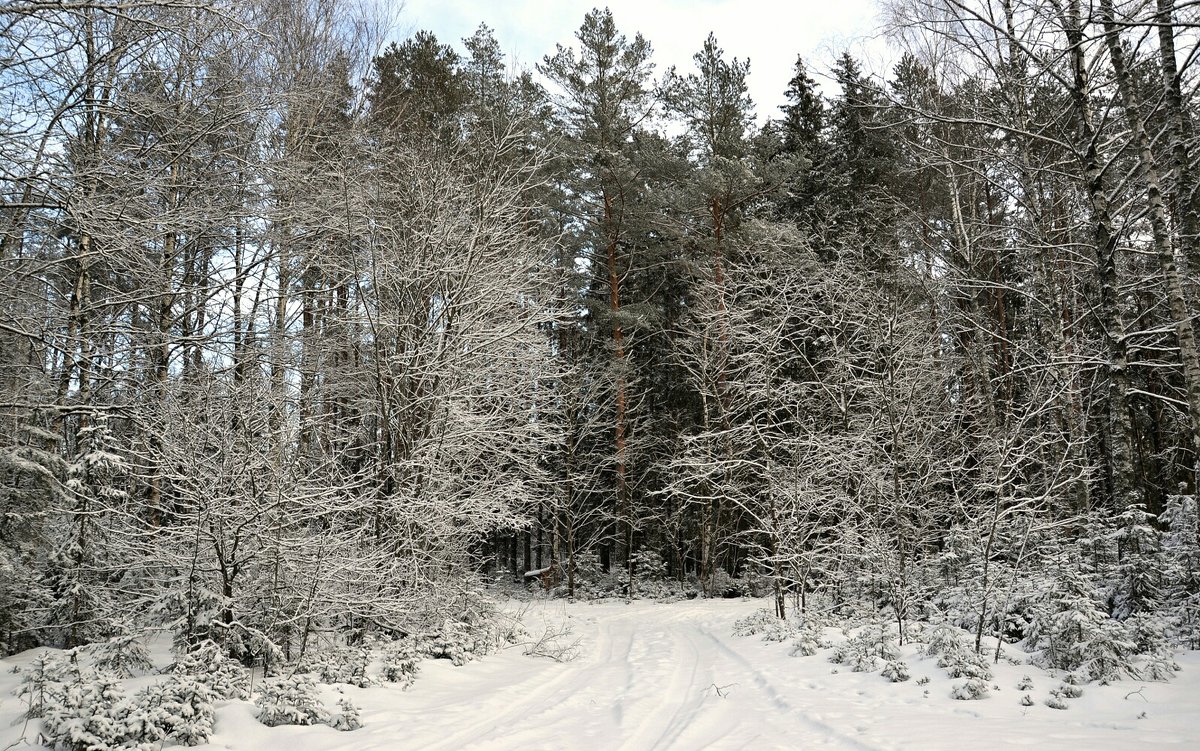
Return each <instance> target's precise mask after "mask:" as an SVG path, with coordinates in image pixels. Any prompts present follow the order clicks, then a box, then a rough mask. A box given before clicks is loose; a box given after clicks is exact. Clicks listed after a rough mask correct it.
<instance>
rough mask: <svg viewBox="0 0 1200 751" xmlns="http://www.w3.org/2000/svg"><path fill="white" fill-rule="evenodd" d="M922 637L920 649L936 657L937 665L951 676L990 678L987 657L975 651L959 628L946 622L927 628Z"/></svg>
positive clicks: (985, 679)
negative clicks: (922, 642)
mask: <svg viewBox="0 0 1200 751" xmlns="http://www.w3.org/2000/svg"><path fill="white" fill-rule="evenodd" d="M924 638H925V646H924V649H923V650H922V651H924V653H925V654H926V655H928V656H930V657H937V658H938V661H937V665H938V667H939V668H942V669H944V670H945V671H946V674H947V675H949V676H950V677H951V678H977V679H979V680H981V681H990V680H991V679H992V670H991V668H990V667H989V666H988V663H987V659H986V658H984V656H983V655H980V654H978V653H976V652H975V649H974V647H973V646H972V645H971V644H969V643H968V641H967V640H966V638H965V637H964V635H963V633H962V631H960V630H959V629H957V628H954V627H953V626H950V625H947V624H938V625H936V626H934V627H933V628H930V629H928V630H927V631H926V632H925V634H924ZM985 688H986V686H985Z"/></svg>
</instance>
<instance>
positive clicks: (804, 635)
mask: <svg viewBox="0 0 1200 751" xmlns="http://www.w3.org/2000/svg"><path fill="white" fill-rule="evenodd" d="M828 647H829V642H828V641H827V640H826V639H825V636H824V626H823V625H822V623H821V622H820V621H819V620H817V619H816V618H813V617H811V616H809V617H805V618H804V620H803V621H801V623H800V628H799V630H798V631H797V633H796V638H795V639H793V640H792V650H791V652H790V653H789V654H791V655H792V656H793V657H796V656H801V657H811V656H813V655H815V654H816V653H817V650H820V649H827V648H828Z"/></svg>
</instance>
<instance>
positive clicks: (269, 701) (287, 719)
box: [254, 675, 329, 727]
mask: <svg viewBox="0 0 1200 751" xmlns="http://www.w3.org/2000/svg"><path fill="white" fill-rule="evenodd" d="M254 704H255V706H257V707H258V721H259V722H261V723H262V724H264V725H267V726H269V727H275V726H277V725H318V724H321V723H323V722H325V721H326V720H328V718H329V715H328V713H327V712H326V711H325V707H324V706H323V705H322V704H321V700H320V698H319V697H318V696H317V686H316V684H315V683H314V682H313V680H312V679H311V678H309V677H308V676H307V675H293V676H291V677H290V678H268V679H266V680H264V681H263V682H262V687H261V689H260V690H259V694H258V696H257V697H256V698H255V699H254Z"/></svg>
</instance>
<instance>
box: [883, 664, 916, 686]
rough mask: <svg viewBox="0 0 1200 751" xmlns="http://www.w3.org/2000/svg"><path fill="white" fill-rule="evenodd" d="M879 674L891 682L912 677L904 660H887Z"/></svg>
mask: <svg viewBox="0 0 1200 751" xmlns="http://www.w3.org/2000/svg"><path fill="white" fill-rule="evenodd" d="M879 674H880V675H882V676H883V677H884V678H887V679H888V680H889V681H891V682H892V683H901V682H903V681H907V680H908V679H909V678H912V673H910V672H909V670H908V663H906V662H905V661H904V660H889V661H888V663H887V664H886V665H884V666H883V670H881V671H879Z"/></svg>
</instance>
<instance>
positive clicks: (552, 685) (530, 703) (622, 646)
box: [430, 614, 632, 751]
mask: <svg viewBox="0 0 1200 751" xmlns="http://www.w3.org/2000/svg"><path fill="white" fill-rule="evenodd" d="M629 617H630V616H629V615H627V614H619V615H616V616H607V615H599V616H597V617H596V619H595V623H596V627H597V628H596V641H595V644H593V645H592V647H591V649H590V650H589V655H588V657H587V658H586V659H585V658H582V657H581V658H576V660H574V661H571V662H565V663H559V664H558V665H555V666H553V667H552V668H551V669H557V670H558V671H559V674H558V675H556V676H555V677H553V678H551V679H549V680H547V681H544V682H542V683H541V684H539V685H537V686H535V687H533V688H531V689H529V690H527V691H524V692H522V693H520V694H519V695H518V696H517V697H515V698H514V699H512V700H511V701H507V702H506V703H505V704H504V706H503V709H500V710H499V711H491V710H490V708H489V707H481V708H480V712H479V713H480V714H481V715H482V716H483V719H481V720H479V721H477V722H472V723H471V724H469V725H467V726H466V727H464V728H462V729H460V730H457V731H456V732H454V733H453V734H452V735H450V736H448V737H446V738H444V739H442V740H440V741H439V743H438V745H436V746H432V747H430V748H432V749H438V750H441V751H458V750H459V749H464V748H469V747H470V746H472V745H474V744H478V743H485V742H493V743H494V742H495V740H496V739H497V738H503V737H505V736H506V735H510V734H512V732H513V731H514V729H515V730H517V731H519V730H521V729H523V728H525V727H527V726H529V725H530V724H532V722H533V719H534V718H537V717H540V716H542V715H545V714H548V713H550V712H554V711H557V710H559V709H561V704H560V702H557V701H554V700H555V699H558V698H561V697H564V696H566V697H569V698H573V697H578V696H583V695H585V694H586V693H588V692H587V690H586V689H589V688H593V687H594V685H593V684H594V682H595V679H596V674H597V673H604V672H607V671H608V670H610V669H611V668H612V666H613V665H623V666H626V669H628V665H629V651H630V643H631V639H630V638H628V636H629V635H627V634H624V633H622V634H620V636H619V638H614V633H613V632H614V630H615V629H614V628H613V626H614V624H615V623H618V622H621V621H624V620H627V619H628V618H629ZM630 680H632V678H630ZM526 683H529V682H528V681H527V682H526ZM524 685H525V684H521V686H518V687H517V688H518V690H519V689H520V688H522V687H523V686H524ZM614 711H615V712H616V715H617V716H616V719H617V720H618V721H619V720H620V709H619V707H615V708H614Z"/></svg>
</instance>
